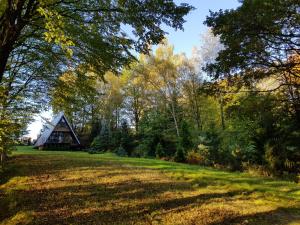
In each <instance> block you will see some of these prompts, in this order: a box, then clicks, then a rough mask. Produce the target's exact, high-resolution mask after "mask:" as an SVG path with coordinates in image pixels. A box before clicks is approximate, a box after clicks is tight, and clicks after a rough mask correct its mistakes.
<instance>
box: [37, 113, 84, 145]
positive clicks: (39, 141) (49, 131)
mask: <svg viewBox="0 0 300 225" xmlns="http://www.w3.org/2000/svg"><path fill="white" fill-rule="evenodd" d="M61 119H64V120H65V121H66V123H67V125H68V127H69V129H70V131H71V132H72V134H73V136H74V138H75V140H76V142H77V144H79V145H80V141H79V140H78V138H77V136H76V134H75V132H74V131H73V129H72V127H71V125H70V123H69V121H68V120H67V118H66V117H65V116H64V113H63V112H60V113H59V114H58V115H57V116H56V117H55V118H54V119H53V120H52V121H51V123H50V124H47V126H46V127H45V130H44V131H43V133H42V134H41V136H40V137H39V138H38V139H37V141H36V143H35V144H34V146H36V147H39V146H42V145H44V144H45V143H46V142H47V140H48V139H49V137H50V136H51V134H52V132H53V131H54V129H55V127H56V126H57V124H58V123H59V122H60V121H61Z"/></svg>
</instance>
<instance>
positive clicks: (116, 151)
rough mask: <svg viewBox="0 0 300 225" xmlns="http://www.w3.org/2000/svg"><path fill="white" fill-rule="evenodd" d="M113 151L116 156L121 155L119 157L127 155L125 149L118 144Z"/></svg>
mask: <svg viewBox="0 0 300 225" xmlns="http://www.w3.org/2000/svg"><path fill="white" fill-rule="evenodd" d="M115 153H116V155H117V156H121V157H126V156H128V154H127V152H126V150H125V149H124V148H123V147H122V146H120V147H119V148H117V149H116V150H115Z"/></svg>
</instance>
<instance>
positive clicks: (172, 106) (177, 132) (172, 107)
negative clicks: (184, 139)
mask: <svg viewBox="0 0 300 225" xmlns="http://www.w3.org/2000/svg"><path fill="white" fill-rule="evenodd" d="M171 109H172V116H173V119H174V124H175V128H176V134H177V137H180V134H179V127H178V122H177V118H176V113H175V106H174V102H173V100H172V101H171Z"/></svg>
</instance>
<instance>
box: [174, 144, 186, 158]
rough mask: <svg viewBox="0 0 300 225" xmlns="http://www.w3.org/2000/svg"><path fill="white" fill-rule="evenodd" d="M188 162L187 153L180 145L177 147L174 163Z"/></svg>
mask: <svg viewBox="0 0 300 225" xmlns="http://www.w3.org/2000/svg"><path fill="white" fill-rule="evenodd" d="M185 160H186V152H185V150H184V148H183V147H182V145H180V144H178V145H177V147H176V152H175V156H174V161H175V162H185Z"/></svg>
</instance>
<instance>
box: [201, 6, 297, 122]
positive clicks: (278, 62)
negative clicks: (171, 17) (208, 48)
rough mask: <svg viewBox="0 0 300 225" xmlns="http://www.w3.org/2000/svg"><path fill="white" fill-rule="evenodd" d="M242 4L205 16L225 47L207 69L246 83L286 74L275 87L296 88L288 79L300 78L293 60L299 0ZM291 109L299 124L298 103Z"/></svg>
mask: <svg viewBox="0 0 300 225" xmlns="http://www.w3.org/2000/svg"><path fill="white" fill-rule="evenodd" d="M241 3H242V4H241V6H240V7H238V8H237V9H234V10H225V11H222V10H221V11H219V12H211V14H210V16H208V17H207V19H206V22H205V23H206V24H207V25H208V26H209V27H211V28H212V31H213V33H214V34H215V35H220V40H221V43H222V44H223V45H224V46H226V47H225V48H224V49H223V50H221V51H220V53H219V55H218V57H217V59H216V61H215V62H213V63H209V64H208V65H207V67H206V70H207V71H208V72H209V74H210V75H211V76H212V77H214V78H226V77H232V76H234V75H240V76H242V78H243V82H244V83H246V84H248V85H251V84H253V83H254V82H255V81H256V80H258V79H261V78H265V77H270V76H278V77H279V78H282V77H286V78H287V79H282V81H284V82H280V83H279V86H278V87H276V88H275V89H278V88H283V87H286V86H288V88H291V89H293V90H296V89H299V84H298V83H291V82H289V81H290V80H291V79H299V77H300V75H299V73H297V72H296V71H297V70H296V69H295V68H299V61H298V60H293V58H294V57H295V56H296V57H299V54H300V43H299V41H298V40H299V37H300V29H299V27H300V18H299V7H300V3H299V1H297V0H287V1H282V0H274V1H273V0H262V1H253V0H243V1H241ZM249 18H251V19H249ZM269 91H271V90H269ZM293 92H294V91H293ZM293 104H294V103H293ZM295 106H296V107H295ZM294 108H295V111H294V114H295V116H296V119H297V123H299V124H300V109H299V102H297V103H296V105H294Z"/></svg>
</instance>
